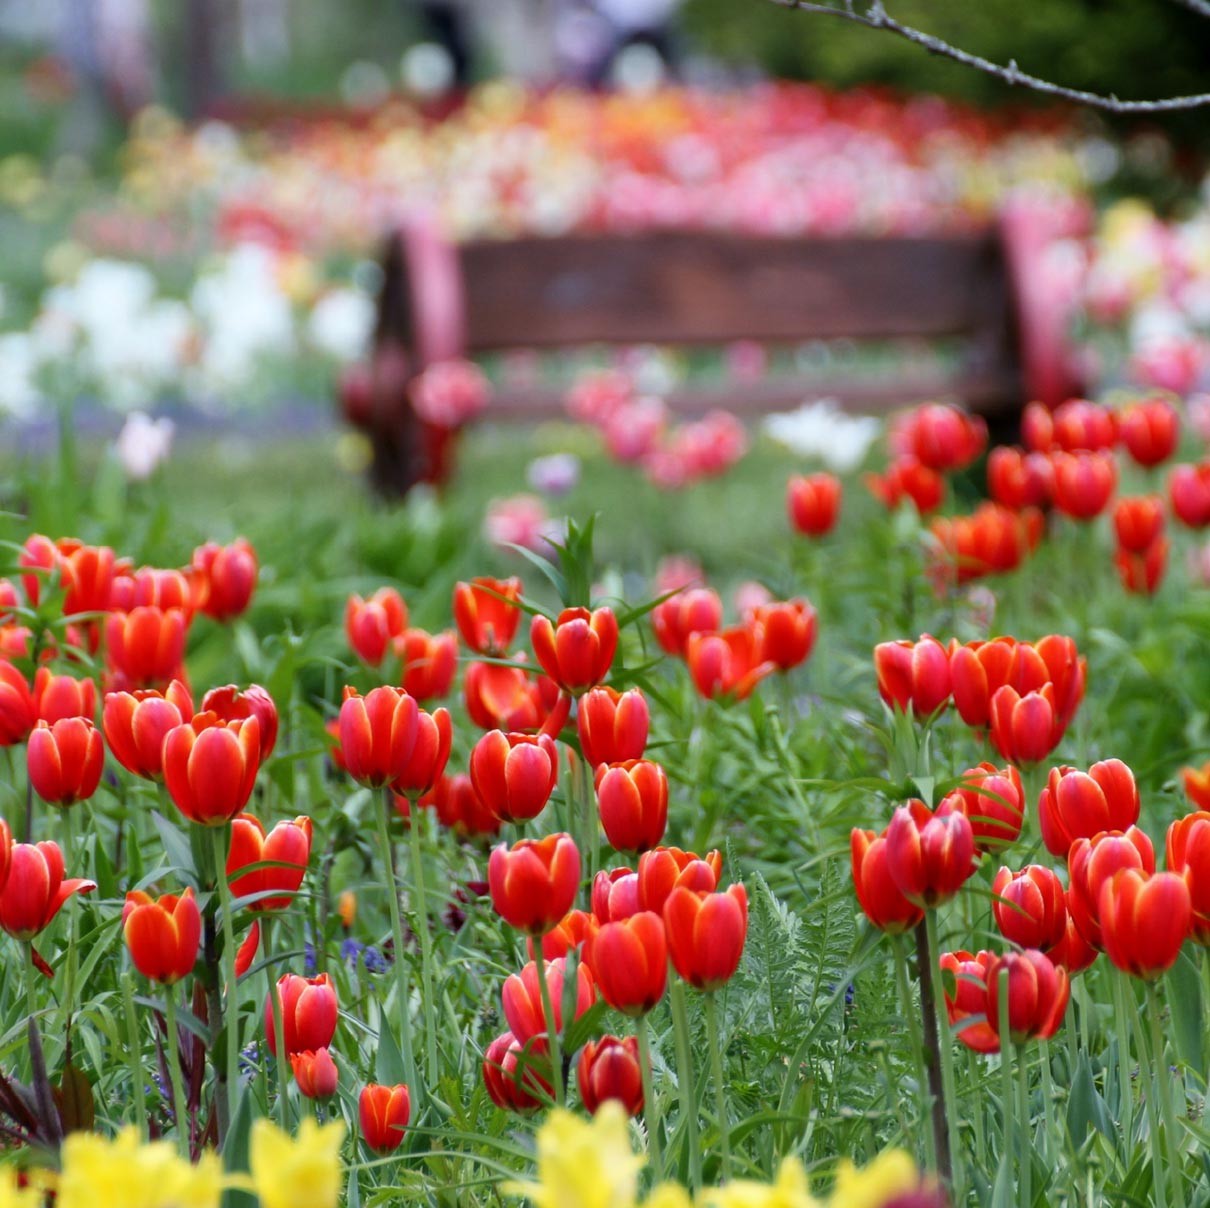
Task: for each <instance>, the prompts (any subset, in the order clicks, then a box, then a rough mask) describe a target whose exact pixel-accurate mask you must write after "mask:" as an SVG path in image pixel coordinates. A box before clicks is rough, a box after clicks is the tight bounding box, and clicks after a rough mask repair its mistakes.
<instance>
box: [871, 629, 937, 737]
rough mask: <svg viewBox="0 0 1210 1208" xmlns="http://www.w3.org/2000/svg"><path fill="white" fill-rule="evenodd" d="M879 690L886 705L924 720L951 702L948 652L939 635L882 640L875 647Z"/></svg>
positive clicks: (875, 664)
mask: <svg viewBox="0 0 1210 1208" xmlns="http://www.w3.org/2000/svg"><path fill="white" fill-rule="evenodd" d="M874 670H875V671H876V672H877V674H878V692H879V695H880V696H881V697H882V699H883V700H884V701H885V702H886V704H887V705H889V706H891V707H892V708H894V709H898V710H899V711H900V712H903V713H906V712H907V711H908V709H909V708H910V709H911V710H912V712H913V713H914V714H915V715H916V717H918V718H920V719H921V720H923V719H925V718H927V717H931V716H932V715H933V714H934V713H936V712H937V710H938V709H940V708H942V707H943V706H944V705H945V704H946V703H948V701H949V698H950V692H951V680H950V664H949V655H948V654H947V653H946V650H945V647H944V646H942V645H941V643H940V642H939V641H937V639H936V638H933V637H929V636H928V635H927V634H925V636H924V637H922V638H921V639H920V640H919V641H918V642H910V641H906V640H902V641H898V642H881V643H879V645H877V646H875V647H874Z"/></svg>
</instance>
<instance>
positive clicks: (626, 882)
mask: <svg viewBox="0 0 1210 1208" xmlns="http://www.w3.org/2000/svg"><path fill="white" fill-rule="evenodd" d="M671 892H672V891H671V889H670V890H669V893H671ZM643 909H649V907H646V908H645V907H643V906H641V905H640V904H639V875H638V873H636V872H632V871H631V870H630V869H629V868H611V869H604V868H603V869H601V871H600V872H599V873H597V875H596V876H595V877H593V879H592V913H593V916H594V917H595V918H596V920H597V922H598V923H600V924H601V926H604V925H605V924H606V923H617V922H620V921H621V920H622V919H628V918H630V916H631V915H633V914H638V912H639V911H640V910H643ZM657 913H658V912H657Z"/></svg>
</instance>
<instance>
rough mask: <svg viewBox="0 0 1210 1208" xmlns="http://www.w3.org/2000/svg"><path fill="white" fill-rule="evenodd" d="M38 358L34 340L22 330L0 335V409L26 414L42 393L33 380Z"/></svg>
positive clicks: (11, 413)
mask: <svg viewBox="0 0 1210 1208" xmlns="http://www.w3.org/2000/svg"><path fill="white" fill-rule="evenodd" d="M38 367H39V362H38V355H37V349H36V348H35V346H34V341H33V340H32V339H31V338H30V337H29V335H27V334H26V333H25V332H22V331H13V332H9V333H8V334H7V335H0V412H3V413H4V414H6V415H15V416H17V417H18V418H22V419H23V418H26V417H28V416H29V415H31V414H32V413H33V412H34V410H35V409H36V408H37V406H38V403H39V402H41V400H42V394H41V392H40V391H39V390H38V387H37V385H36V384H35V380H34V377H35V374H36V373H37V371H38Z"/></svg>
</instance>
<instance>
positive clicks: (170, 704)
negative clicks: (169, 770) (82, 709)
mask: <svg viewBox="0 0 1210 1208" xmlns="http://www.w3.org/2000/svg"><path fill="white" fill-rule="evenodd" d="M192 720H193V698H192V697H191V696H190V695H189V689H188V688H186V687H185V685H184V684H182V683H181V681H180V680H173V681H172V683H171V684H169V685H168V690H167V692H156V691H155V690H154V689H140V690H139V691H137V692H108V693H106V695H105V705H104V707H103V708H102V710H101V725H102V727H103V729H104V731H105V741H106V742H107V743H108V744H109V749H110V750H111V751H112V752H113V755H114V758H115V759H116V760H117V761H118V763H120V764H121V765H122V766H123V767H124V768H125V769H126V770H127V771H128V772H133V773H134V775H136V776H142V777H144V778H145V779H147V780H161V779H163V776H164V738H165V736H166V735H167V733H168V731H169V730H172V729H174V728H175V727H176V726H179V725H181V724H182V723H185V722H189V721H192Z"/></svg>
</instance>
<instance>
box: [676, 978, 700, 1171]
mask: <svg viewBox="0 0 1210 1208" xmlns="http://www.w3.org/2000/svg"><path fill="white" fill-rule="evenodd" d="M668 1001H669V1005H670V1006H671V1007H672V1022H673V1028H674V1031H675V1036H676V1073H677V1081H678V1082H679V1084H680V1088H681V1116H682V1118H683V1119H684V1122H685V1140H686V1142H687V1144H688V1146H689V1182H690V1184H691V1186H692V1189H693V1192H694V1194H695V1195H696V1194H697V1192H698V1191H700V1190H701V1186H702V1154H701V1150H700V1149H699V1148H698V1144H697V1096H696V1095H695V1094H694V1090H693V1048H692V1045H691V1044H690V1041H689V1009H688V1006H687V1004H686V1001H685V986H684V983H682V981H681V979H680V977H679V976H677V975H676V974H675V973H674V974H673V976H672V977H670V978H669V985H668Z"/></svg>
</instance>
